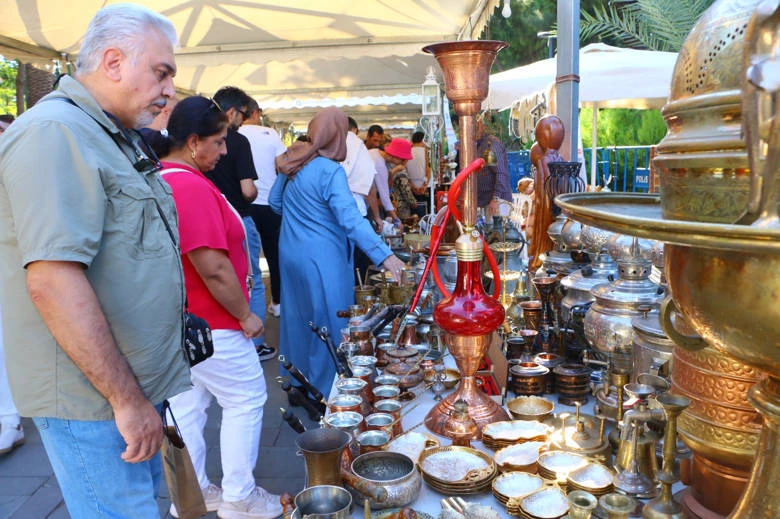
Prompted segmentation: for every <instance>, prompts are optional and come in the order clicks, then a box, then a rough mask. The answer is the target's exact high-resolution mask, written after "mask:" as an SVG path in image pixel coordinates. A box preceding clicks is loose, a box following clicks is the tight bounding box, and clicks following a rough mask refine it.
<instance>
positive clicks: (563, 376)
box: [553, 362, 593, 405]
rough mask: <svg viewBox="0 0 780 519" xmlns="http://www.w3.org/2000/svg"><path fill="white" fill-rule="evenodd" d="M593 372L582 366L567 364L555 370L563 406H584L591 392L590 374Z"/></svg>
mask: <svg viewBox="0 0 780 519" xmlns="http://www.w3.org/2000/svg"><path fill="white" fill-rule="evenodd" d="M592 371H593V370H592V369H590V368H589V367H587V366H584V365H582V364H576V363H573V362H566V363H564V364H561V365H560V366H556V367H555V368H554V369H553V375H554V376H555V387H556V389H557V391H558V402H559V403H561V404H563V405H575V404H576V403H578V402H579V403H580V404H584V403H586V402H587V401H588V393H589V392H590V384H589V383H590V374H591V372H592Z"/></svg>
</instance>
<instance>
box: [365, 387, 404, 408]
mask: <svg viewBox="0 0 780 519" xmlns="http://www.w3.org/2000/svg"><path fill="white" fill-rule="evenodd" d="M372 393H373V397H374V400H373V403H374V404H376V403H377V402H380V401H382V400H387V399H391V400H392V399H395V398H398V395H400V394H401V388H400V387H398V386H376V387H374V390H373V391H372Z"/></svg>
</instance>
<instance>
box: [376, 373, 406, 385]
mask: <svg viewBox="0 0 780 519" xmlns="http://www.w3.org/2000/svg"><path fill="white" fill-rule="evenodd" d="M400 383H401V379H400V377H397V376H395V375H391V374H389V373H383V374H381V375H379V376H378V377H376V378H375V379H374V384H376V385H377V386H397V385H398V384H400Z"/></svg>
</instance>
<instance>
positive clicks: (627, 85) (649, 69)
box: [484, 43, 677, 184]
mask: <svg viewBox="0 0 780 519" xmlns="http://www.w3.org/2000/svg"><path fill="white" fill-rule="evenodd" d="M676 62H677V53H675V52H659V51H647V50H635V49H623V48H618V47H611V46H609V45H605V44H603V43H593V44H590V45H587V46H585V47H583V48H582V49H580V74H579V75H580V85H579V99H580V107H592V108H593V130H592V131H593V134H592V142H593V143H594V147H595V143H596V137H597V135H596V120H597V116H598V109H599V108H638V109H644V108H661V107H662V106H663V105H664V104H666V101H667V98H668V97H669V91H670V88H671V83H672V74H673V72H674V66H675V63H676ZM555 76H556V58H551V59H546V60H542V61H537V62H535V63H531V64H530V65H525V66H523V67H518V68H514V69H511V70H507V71H505V72H500V73H498V74H493V75H491V76H490V94H489V95H488V99H487V100H486V101H485V103H484V104H485V105H486V106H490V107H492V108H498V109H500V110H505V109H511V110H512V112H511V114H510V126H513V124H514V123H517V121H521V123H520V124H517V126H520V127H523V126H525V127H530V129H531V130H532V129H533V126H534V124H535V121H536V120H538V118H539V117H540V116H542V115H545V114H547V113H555V110H554V106H555V99H554V97H555V94H554V93H555ZM540 104H545V106H540ZM534 109H536V110H535V113H534V114H529V111H530V110H534ZM529 117H530V121H531V122H529ZM595 178H596V154H595V153H593V154H592V155H591V182H592V183H594V184H595Z"/></svg>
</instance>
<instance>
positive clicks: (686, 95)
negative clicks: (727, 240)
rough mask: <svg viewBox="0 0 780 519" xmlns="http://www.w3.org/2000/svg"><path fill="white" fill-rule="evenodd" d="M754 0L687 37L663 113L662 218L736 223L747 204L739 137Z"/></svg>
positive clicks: (722, 9) (712, 14)
mask: <svg viewBox="0 0 780 519" xmlns="http://www.w3.org/2000/svg"><path fill="white" fill-rule="evenodd" d="M757 4H758V1H757V0H728V1H726V0H720V1H717V2H715V3H714V4H713V5H712V6H711V7H710V8H709V9H708V10H707V12H705V13H704V15H702V17H701V18H700V19H699V21H698V22H697V23H696V25H695V26H694V28H693V30H692V31H691V33H690V34H689V35H688V38H687V39H686V41H685V43H684V44H683V47H682V49H680V54H679V57H678V59H677V64H676V66H675V70H674V73H673V74H672V85H671V92H670V95H669V102H668V103H667V104H666V106H665V107H664V108H663V111H662V114H663V116H664V119H665V120H666V123H667V127H668V132H667V134H666V136H665V137H664V138H663V139H662V140H661V142H660V143H659V144H658V146H657V148H656V150H657V154H656V157H655V159H654V160H653V164H654V166H655V167H657V168H659V170H660V188H661V209H662V215H663V217H664V218H666V219H671V220H687V221H702V222H720V223H726V224H729V223H733V222H735V221H736V220H737V218H739V216H740V215H741V214H742V212H743V211H744V210H745V208H746V206H747V203H748V185H749V178H748V174H749V171H750V169H749V168H750V166H749V164H748V156H747V153H746V146H745V140H744V134H743V132H742V119H743V109H742V83H743V76H744V67H743V61H742V54H743V51H744V48H745V39H744V34H745V27H746V25H747V22H748V19H749V17H750V15H751V14H752V12H753V11H754V9H755V7H756V5H757Z"/></svg>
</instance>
